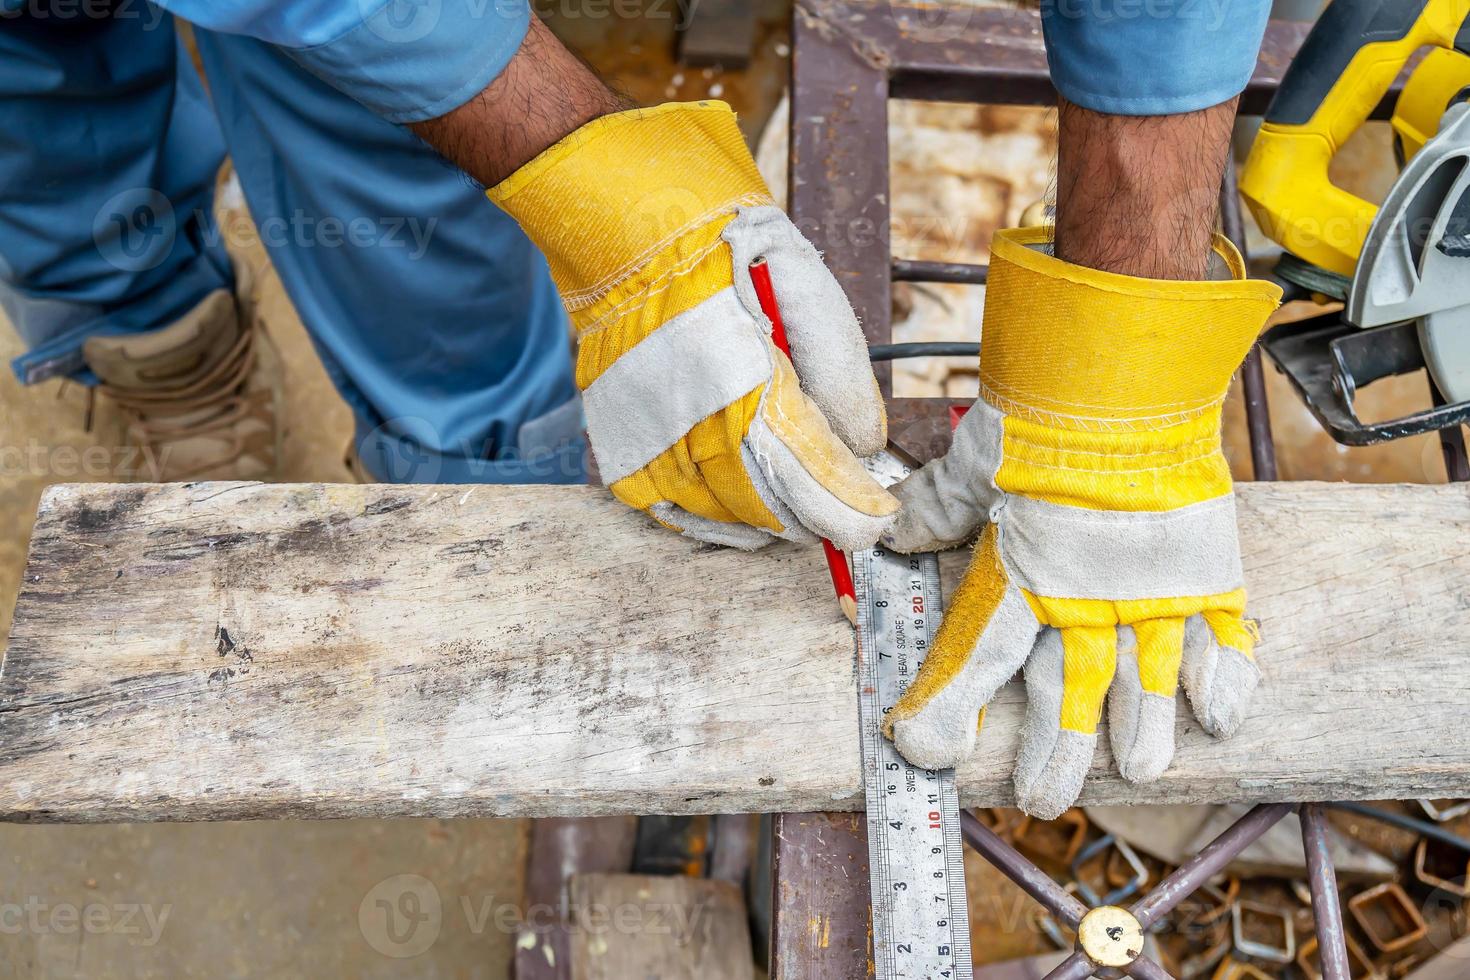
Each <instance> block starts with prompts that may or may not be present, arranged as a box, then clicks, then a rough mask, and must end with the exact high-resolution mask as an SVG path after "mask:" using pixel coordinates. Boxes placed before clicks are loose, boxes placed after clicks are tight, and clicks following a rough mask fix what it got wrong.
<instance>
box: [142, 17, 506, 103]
mask: <svg viewBox="0 0 1470 980" xmlns="http://www.w3.org/2000/svg"><path fill="white" fill-rule="evenodd" d="M156 2H158V4H159V5H160V6H162V7H164V8H166V9H168V10H169V11H171V12H172V13H174V14H177V15H178V16H179V17H181V18H183V19H184V20H187V21H191V22H192V23H194V24H196V25H198V26H199V27H201V28H204V29H206V30H211V31H220V32H222V33H225V34H242V35H245V36H247V37H253V38H256V39H258V40H261V41H267V42H269V43H271V44H274V45H276V46H278V47H279V48H280V49H281V50H282V51H283V52H284V53H285V54H286V55H288V56H289V57H291V58H292V59H293V60H295V61H296V62H298V63H299V64H300V65H301V66H302V67H303V68H305V69H306V70H307V71H309V72H311V73H312V74H314V75H316V76H318V77H319V78H321V79H322V80H324V81H326V82H327V83H328V84H329V85H332V86H333V87H334V88H337V89H339V90H340V91H342V92H344V93H346V94H347V95H350V96H351V97H352V98H354V99H356V100H357V101H358V102H361V103H362V104H363V105H365V106H367V107H368V108H369V109H371V110H373V111H374V112H376V113H377V114H378V115H380V116H382V117H383V118H384V119H387V120H389V121H390V122H395V123H412V122H420V121H422V120H425V119H433V118H434V117H436V116H442V115H443V114H444V113H446V112H448V111H450V110H451V109H454V108H457V107H458V106H460V105H463V104H464V103H465V102H468V101H469V100H470V98H471V97H472V96H473V95H475V94H476V93H477V92H479V91H480V90H481V89H483V88H484V87H485V86H487V85H489V84H490V82H492V81H493V80H494V79H495V77H496V76H497V75H499V74H500V73H501V72H502V71H503V70H504V69H505V66H506V65H507V64H509V63H510V59H511V58H512V57H514V56H515V53H516V51H517V49H519V48H520V46H521V41H522V39H524V38H525V36H526V31H527V29H528V28H529V26H530V22H531V9H530V5H529V3H528V2H527V0H232V2H229V3H221V2H220V0H156Z"/></svg>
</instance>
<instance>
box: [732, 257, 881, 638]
mask: <svg viewBox="0 0 1470 980" xmlns="http://www.w3.org/2000/svg"><path fill="white" fill-rule="evenodd" d="M750 281H751V283H752V284H754V286H755V295H756V298H757V299H758V300H760V304H761V311H762V312H764V313H765V315H766V316H767V318H769V319H770V321H771V342H772V343H774V344H775V345H776V347H777V349H778V350H780V351H781V353H783V354H785V355H786V356H787V357H790V356H791V345H790V344H789V343H787V341H786V325H785V324H784V323H782V322H781V309H780V307H778V306H777V305H776V290H775V289H774V288H772V286H771V267H770V266H769V265H767V264H766V260H765V259H756V260H755V261H754V262H752V263H750ZM822 550H823V551H824V552H826V554H827V570H828V571H830V572H831V573H832V588H833V589H835V590H836V591H837V604H838V605H839V606H841V607H842V615H844V616H846V617H847V619H848V622H850V623H852V624H853V625H854V626H856V625H857V595H856V594H855V593H854V592H853V588H852V572H851V571H849V570H848V567H847V556H846V555H845V554H843V553H842V552H841V551H840V550H839V549H838V547H837V546H836V545H835V544H833V543H832V542H831V541H828V540H827V539H826V538H823V539H822Z"/></svg>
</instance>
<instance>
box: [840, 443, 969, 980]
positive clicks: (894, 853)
mask: <svg viewBox="0 0 1470 980" xmlns="http://www.w3.org/2000/svg"><path fill="white" fill-rule="evenodd" d="M866 465H867V467H868V471H869V472H870V473H872V474H873V476H874V478H875V479H877V480H878V482H879V483H882V484H884V485H885V486H887V485H889V484H891V483H896V482H897V481H898V480H900V479H902V478H903V477H904V476H906V475H908V473H909V470H910V464H909V462H908V461H906V460H903V459H900V458H899V456H898V455H897V454H896V453H895V451H894V450H893V449H891V448H890V449H888V450H885V451H884V452H882V453H879V454H878V455H877V456H874V457H873V458H872V459H870V460H868V461H867V463H866ZM852 566H853V567H852V573H853V587H854V591H855V593H856V598H857V615H858V678H859V681H860V684H859V690H860V692H861V694H860V697H859V715H860V720H861V723H862V746H863V787H864V790H865V791H866V796H867V811H868V812H867V819H868V868H869V874H870V877H871V882H872V897H873V962H874V965H875V969H876V976H877V978H878V980H899V978H902V980H955V978H964V980H970V976H971V974H972V971H971V967H970V912H969V903H968V901H967V900H966V898H965V865H964V845H963V842H962V841H961V839H960V807H959V794H958V792H957V791H956V789H955V780H954V770H953V769H942V770H933V769H920V768H918V767H916V766H913V765H910V764H909V763H908V762H907V761H905V760H904V758H903V756H901V755H899V754H898V750H897V749H895V748H894V747H893V743H892V742H890V741H888V739H886V738H884V737H883V734H882V732H881V731H880V730H879V727H880V725H881V723H882V720H883V716H884V715H885V714H886V713H887V712H888V711H889V709H891V708H892V707H893V705H894V703H895V702H897V701H898V699H899V696H900V695H902V694H903V692H904V690H905V689H906V688H907V687H908V686H909V684H911V683H912V682H913V680H914V678H915V677H916V676H918V673H919V665H920V664H921V663H923V661H924V656H925V654H926V653H928V651H929V647H930V644H931V643H932V642H933V640H934V631H935V628H936V627H937V626H938V625H939V616H940V609H941V602H942V597H941V595H940V590H939V560H938V558H937V557H936V556H935V555H934V554H933V553H925V554H917V555H901V554H897V553H894V552H890V551H888V550H886V549H884V548H883V547H882V546H881V545H880V546H878V547H874V548H870V549H868V550H867V551H858V552H854V553H853V556H852Z"/></svg>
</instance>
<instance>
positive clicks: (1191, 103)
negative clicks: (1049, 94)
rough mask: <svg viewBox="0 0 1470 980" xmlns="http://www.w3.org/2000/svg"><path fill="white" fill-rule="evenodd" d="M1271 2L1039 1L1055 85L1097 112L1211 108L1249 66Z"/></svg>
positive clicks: (1244, 78)
mask: <svg viewBox="0 0 1470 980" xmlns="http://www.w3.org/2000/svg"><path fill="white" fill-rule="evenodd" d="M1270 11H1271V3H1270V0H1042V3H1041V26H1042V31H1043V34H1044V35H1045V38H1046V50H1047V60H1048V62H1049V63H1050V66H1051V78H1052V82H1053V83H1054V84H1055V85H1056V87H1057V91H1059V92H1061V93H1062V95H1063V96H1065V97H1066V98H1067V100H1068V101H1069V102H1073V103H1075V104H1077V105H1080V106H1082V107H1083V108H1086V109H1092V110H1093V111H1095V112H1106V113H1111V114H1114V115H1122V116H1157V115H1168V114H1172V113H1177V112H1193V111H1196V110H1199V109H1206V108H1209V107H1210V106H1213V105H1218V104H1219V103H1221V102H1224V101H1225V100H1227V99H1230V98H1233V97H1235V96H1236V95H1238V94H1239V93H1240V91H1241V90H1242V89H1244V88H1245V85H1246V82H1248V81H1249V80H1250V77H1251V72H1252V71H1253V70H1254V69H1255V65H1256V56H1257V53H1258V52H1259V51H1260V47H1261V37H1262V36H1263V35H1264V33H1265V30H1266V17H1267V15H1268V14H1269V13H1270Z"/></svg>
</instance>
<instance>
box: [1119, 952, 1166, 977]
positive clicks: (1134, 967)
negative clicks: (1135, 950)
mask: <svg viewBox="0 0 1470 980" xmlns="http://www.w3.org/2000/svg"><path fill="white" fill-rule="evenodd" d="M1123 972H1124V973H1126V974H1128V975H1129V976H1130V977H1133V978H1135V980H1174V978H1173V977H1171V976H1169V971H1168V970H1166V969H1164V968H1163V967H1162V966H1160V965H1159V964H1157V963H1155V962H1154V961H1153V960H1151V959H1149V958H1148V957H1147V956H1140V957H1139V958H1138V959H1136V960H1134V961H1133V962H1132V963H1129V964H1128V965H1127V966H1125V967H1123Z"/></svg>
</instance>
